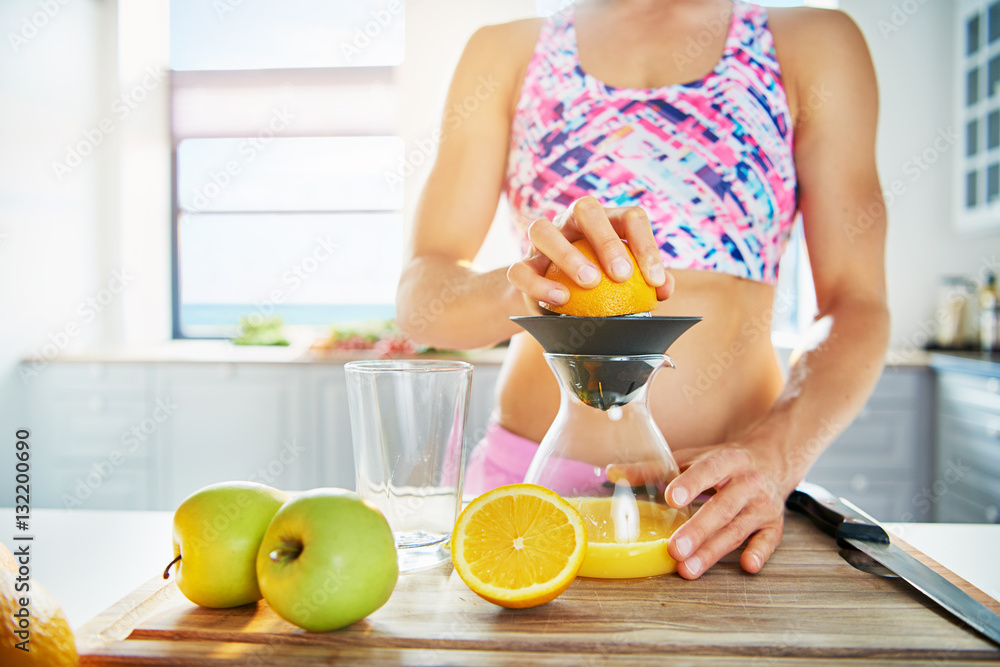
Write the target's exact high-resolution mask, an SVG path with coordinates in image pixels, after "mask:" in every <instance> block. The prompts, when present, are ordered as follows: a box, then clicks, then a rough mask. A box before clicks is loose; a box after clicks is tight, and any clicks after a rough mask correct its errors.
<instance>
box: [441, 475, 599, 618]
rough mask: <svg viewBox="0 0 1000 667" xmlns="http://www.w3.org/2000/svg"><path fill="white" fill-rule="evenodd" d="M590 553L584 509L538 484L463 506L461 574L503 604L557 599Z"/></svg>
mask: <svg viewBox="0 0 1000 667" xmlns="http://www.w3.org/2000/svg"><path fill="white" fill-rule="evenodd" d="M586 555H587V530H586V528H585V527H584V525H583V519H582V518H581V517H580V513H579V512H578V511H577V510H576V508H574V507H573V506H572V505H570V504H569V503H568V502H566V501H565V500H563V498H562V497H560V496H559V494H557V493H556V492H555V491H551V490H549V489H546V488H545V487H543V486H537V485H535V484H510V485H508V486H501V487H500V488H497V489H493V490H492V491H487V492H486V493H484V494H483V495H481V496H479V497H478V498H476V499H475V500H473V501H472V502H471V503H469V506H468V507H466V508H465V510H463V512H462V514H461V515H460V516H459V517H458V521H457V522H456V523H455V531H454V532H453V533H452V536H451V560H452V562H453V563H454V565H455V571H456V572H458V576H459V577H461V578H462V581H464V582H465V583H466V585H468V587H469V588H471V589H472V590H473V591H474V592H475V593H476V594H477V595H479V596H480V597H482V598H484V599H486V600H489V601H490V602H492V603H493V604H498V605H500V606H501V607H511V608H524V607H537V606H538V605H540V604H545V603H546V602H550V601H552V600H554V599H556V598H557V597H559V595H560V594H562V592H563V591H565V590H566V589H567V588H569V585H570V584H571V583H573V579H575V578H576V573H577V571H578V570H579V569H580V565H581V564H583V559H584V556H586Z"/></svg>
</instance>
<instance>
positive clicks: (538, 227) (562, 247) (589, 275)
mask: <svg viewBox="0 0 1000 667" xmlns="http://www.w3.org/2000/svg"><path fill="white" fill-rule="evenodd" d="M528 239H529V240H530V241H531V245H533V246H534V247H535V248H536V249H537V250H538V252H540V253H541V254H542V255H544V256H545V257H548V258H549V259H550V260H551V261H552V263H553V264H555V265H556V266H558V267H559V268H560V269H562V270H563V272H564V273H565V274H566V275H567V276H570V277H571V278H572V279H573V281H574V282H575V283H576V284H577V285H579V286H580V287H583V288H591V287H597V284H598V283H599V282H601V271H600V269H599V268H598V267H596V266H594V263H593V262H591V261H590V260H589V259H587V257H586V256H585V255H584V254H583V253H582V252H580V251H579V250H577V249H576V248H574V247H573V244H572V243H570V241H569V239H567V238H566V236H565V235H564V234H563V233H562V231H560V230H559V228H557V227H556V226H555V225H554V224H553V223H551V222H549V221H548V220H546V219H545V218H539V219H538V220H535V221H534V222H533V223H531V226H530V227H529V228H528ZM545 268H547V267H545ZM542 272H544V270H543V271H542Z"/></svg>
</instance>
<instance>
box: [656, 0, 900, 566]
mask: <svg viewBox="0 0 1000 667" xmlns="http://www.w3.org/2000/svg"><path fill="white" fill-rule="evenodd" d="M774 14H775V15H776V18H777V16H778V13H777V12H775V13H774ZM782 16H783V20H782V19H779V20H778V21H773V22H772V25H773V26H775V27H777V26H778V25H780V24H784V25H783V26H782V27H783V30H782V31H780V34H783V35H788V41H782V42H779V43H778V49H779V50H778V54H779V56H781V55H782V54H783V53H784V55H785V56H786V61H787V60H788V59H790V58H795V59H796V60H795V71H796V80H797V81H798V85H797V86H796V91H795V92H796V96H797V99H798V102H799V104H798V122H797V124H796V136H795V163H796V167H797V170H798V179H799V188H800V209H801V211H802V215H803V220H804V223H805V233H806V243H807V246H808V248H809V257H810V262H811V265H812V270H813V278H814V280H815V284H816V296H817V301H818V305H819V317H818V318H817V321H816V323H815V324H814V325H813V327H812V328H811V329H810V331H809V333H808V336H807V339H808V343H807V344H806V345H805V347H804V348H803V349H802V350H800V351H799V352H798V353H797V354H798V356H797V359H796V360H795V361H794V363H793V365H792V367H791V370H790V374H789V379H788V383H787V385H786V387H785V389H784V391H783V392H782V393H781V395H780V396H779V397H778V399H777V401H776V402H775V403H774V405H773V406H772V408H771V409H770V411H769V412H768V413H767V414H766V415H765V417H764V418H763V419H762V420H761V421H760V422H758V423H757V424H756V426H754V427H753V428H751V429H750V430H749V432H747V433H746V434H744V435H743V436H742V437H741V438H739V440H738V441H737V442H730V443H725V444H724V445H721V446H718V447H713V448H710V449H705V450H697V451H696V450H688V451H680V452H677V454H678V461H679V463H680V464H681V465H682V467H683V466H684V465H687V466H688V467H687V470H685V472H683V473H682V474H681V475H680V476H678V477H677V478H676V479H675V480H674V481H673V482H672V483H671V484H670V486H669V487H668V489H667V494H668V501H669V502H670V503H671V504H672V505H674V506H677V507H680V506H684V505H687V504H688V503H689V502H690V501H691V500H692V499H693V498H695V497H696V496H698V494H700V493H702V492H704V491H707V490H708V489H712V488H714V489H715V490H716V493H715V495H713V496H712V498H711V499H709V500H708V501H707V502H706V503H705V504H704V505H703V506H702V508H701V509H699V510H698V512H697V513H696V514H695V515H694V517H692V519H691V520H690V521H688V522H687V523H686V524H685V525H684V526H683V527H682V528H680V529H679V530H678V531H677V533H675V535H674V536H673V538H672V539H671V543H670V553H671V555H673V557H674V558H676V559H677V560H678V561H683V562H682V563H681V564H680V566H679V567H678V571H679V572H680V574H681V575H682V576H684V577H686V578H696V577H698V576H700V575H701V574H702V573H703V572H705V570H707V569H708V568H709V567H711V566H712V565H713V564H715V563H716V561H718V560H719V558H721V557H722V556H724V555H725V554H727V553H729V552H730V551H732V550H733V549H735V548H737V547H738V546H739V545H740V544H741V543H743V541H744V540H746V539H747V538H749V542H748V544H747V547H746V548H745V549H744V551H743V555H742V557H741V559H740V564H741V565H742V567H743V569H744V570H746V571H748V572H757V571H759V570H760V569H761V567H763V564H764V563H765V562H766V561H767V559H768V558H769V557H770V555H771V553H772V552H773V551H774V549H775V548H776V547H777V546H778V544H779V542H780V541H781V536H782V522H783V516H784V501H785V499H786V498H787V497H788V494H789V493H790V492H791V491H792V490H793V489H794V487H795V485H796V484H797V483H798V482H799V481H801V480H802V479H803V477H805V474H806V472H807V471H808V470H809V467H810V466H811V465H812V464H813V462H815V461H816V459H817V458H819V455H820V454H821V453H822V452H823V450H824V449H825V448H826V446H827V445H829V444H830V442H832V440H833V439H834V438H836V436H837V435H838V434H840V432H841V431H843V430H844V429H845V428H846V427H847V426H848V424H850V422H851V421H852V420H853V419H854V417H855V415H856V414H857V413H858V412H859V411H860V409H861V408H862V407H863V405H864V403H865V401H866V400H867V398H868V396H869V395H870V393H871V391H872V389H873V388H874V386H875V383H876V381H877V380H878V377H879V375H880V373H881V370H882V365H883V360H884V358H885V352H886V348H887V345H888V332H889V313H888V309H887V306H886V294H885V270H884V254H885V206H884V204H883V201H882V194H881V190H880V186H879V180H878V174H877V172H876V168H875V128H876V122H877V113H878V93H877V85H876V81H875V74H874V70H873V68H872V64H871V58H870V56H869V54H868V49H867V46H866V44H865V42H864V38H863V37H862V35H861V33H860V31H859V30H858V29H857V26H855V25H854V23H853V22H852V21H851V20H850V19H849V18H848V17H847V16H846V15H844V14H842V13H840V12H828V11H821V10H797V11H794V12H788V13H787V14H784V15H782ZM783 49H786V50H784V51H783Z"/></svg>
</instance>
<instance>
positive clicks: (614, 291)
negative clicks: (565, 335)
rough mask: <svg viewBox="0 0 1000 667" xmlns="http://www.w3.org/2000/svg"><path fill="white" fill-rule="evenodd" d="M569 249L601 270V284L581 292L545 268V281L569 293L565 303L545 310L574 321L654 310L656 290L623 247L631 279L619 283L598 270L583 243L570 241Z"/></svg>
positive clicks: (558, 271)
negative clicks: (580, 254) (571, 244)
mask: <svg viewBox="0 0 1000 667" xmlns="http://www.w3.org/2000/svg"><path fill="white" fill-rule="evenodd" d="M573 246H574V247H576V249H577V250H579V251H580V252H582V253H583V254H584V256H585V257H586V258H587V259H589V260H590V261H591V262H593V263H594V265H595V266H597V268H599V269H600V270H601V282H599V283H598V284H597V287H591V288H590V289H584V288H582V287H580V286H579V285H577V284H576V281H574V280H573V279H572V278H570V277H569V276H568V275H567V274H566V273H564V272H563V270H562V269H560V268H559V267H558V266H556V265H555V264H549V268H548V269H547V270H546V271H545V277H546V278H548V279H549V280H555V281H556V282H560V283H562V284H563V285H564V286H565V287H566V289H567V290H569V301H567V302H566V303H564V304H563V305H561V306H554V305H552V304H549V303H543V304H542V305H543V306H544V307H545V308H548V309H549V310H551V311H552V312H555V313H560V314H562V315H576V316H577V317H612V316H616V315H633V314H635V313H644V312H649V311H651V310H656V288H655V287H652V286H651V285H649V283H647V282H646V279H645V278H643V277H642V272H640V271H639V266H638V265H637V264H636V261H635V255H633V254H632V250H631V249H630V248H629V247H628V244H627V243H626V244H625V252H627V253H628V258H629V259H630V260H632V276H631V277H630V278H629V279H628V280H626V281H625V282H623V283H619V282H616V281H614V280H612V279H611V278H610V277H609V276H608V274H607V273H605V272H604V268H603V267H602V266H601V262H600V260H599V259H598V258H597V253H596V252H594V247H593V246H592V245H590V241H588V240H587V239H580V240H579V241H574V242H573Z"/></svg>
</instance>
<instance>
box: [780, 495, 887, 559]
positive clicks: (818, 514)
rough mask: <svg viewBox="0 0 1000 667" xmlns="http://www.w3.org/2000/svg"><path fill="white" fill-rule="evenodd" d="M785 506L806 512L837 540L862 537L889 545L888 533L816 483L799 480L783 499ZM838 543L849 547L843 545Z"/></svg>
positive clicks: (864, 539)
mask: <svg viewBox="0 0 1000 667" xmlns="http://www.w3.org/2000/svg"><path fill="white" fill-rule="evenodd" d="M785 506H786V507H787V508H788V509H790V510H794V511H796V512H801V513H802V514H805V515H806V516H807V517H809V519H810V520H811V521H812V522H813V523H814V524H816V525H817V526H819V527H820V528H821V529H822V530H823V531H824V532H826V533H829V534H830V535H832V536H834V537H836V538H837V539H838V541H839V540H847V539H854V540H862V541H864V542H873V543H875V544H889V533H887V532H885V529H884V528H882V526H880V525H878V524H877V523H873V522H872V521H871V520H869V519H868V517H866V516H864V515H863V514H860V513H859V512H857V511H856V510H855V509H854V508H853V507H850V506H849V505H847V504H845V503H844V502H843V501H842V500H841V499H840V498H837V497H836V496H834V495H833V494H832V493H830V492H829V491H827V490H826V489H824V488H823V487H822V486H820V485H818V484H812V483H811V482H802V483H801V484H799V485H798V486H797V487H796V488H795V490H794V491H792V494H791V495H790V496H788V500H787V501H785ZM841 546H850V545H849V544H842V545H841Z"/></svg>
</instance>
